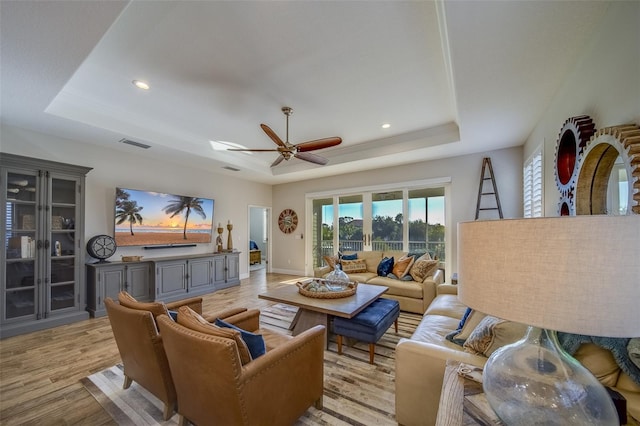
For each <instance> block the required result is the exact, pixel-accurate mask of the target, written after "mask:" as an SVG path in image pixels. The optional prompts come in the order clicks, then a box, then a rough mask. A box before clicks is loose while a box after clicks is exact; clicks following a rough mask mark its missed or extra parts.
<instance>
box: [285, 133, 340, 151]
mask: <svg viewBox="0 0 640 426" xmlns="http://www.w3.org/2000/svg"><path fill="white" fill-rule="evenodd" d="M341 143H342V138H339V137H337V136H334V137H332V138H324V139H316V140H314V141H309V142H302V143H299V144H297V145H296V148H297V149H298V152H307V151H314V150H316V149H322V148H329V147H330V146H336V145H340V144H341Z"/></svg>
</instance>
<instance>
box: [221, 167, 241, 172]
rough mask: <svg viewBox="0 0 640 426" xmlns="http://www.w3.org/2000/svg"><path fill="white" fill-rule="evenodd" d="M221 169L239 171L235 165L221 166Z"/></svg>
mask: <svg viewBox="0 0 640 426" xmlns="http://www.w3.org/2000/svg"><path fill="white" fill-rule="evenodd" d="M222 168H223V169H227V170H231V171H232V172H239V171H240V169H236V168H235V167H231V166H223V167H222Z"/></svg>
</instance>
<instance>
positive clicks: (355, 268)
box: [341, 257, 367, 274]
mask: <svg viewBox="0 0 640 426" xmlns="http://www.w3.org/2000/svg"><path fill="white" fill-rule="evenodd" d="M341 264H342V270H343V271H344V272H345V273H347V274H352V273H356V272H367V261H366V260H364V259H356V260H344V257H343V258H342V262H341Z"/></svg>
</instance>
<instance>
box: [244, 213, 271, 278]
mask: <svg viewBox="0 0 640 426" xmlns="http://www.w3.org/2000/svg"><path fill="white" fill-rule="evenodd" d="M270 216H271V208H270V207H264V206H249V247H247V253H248V264H249V275H251V274H252V273H255V272H258V271H262V272H265V271H266V272H269V259H270V256H269V251H270V250H269V236H270V232H271V229H270V227H269V224H270V221H269V218H270Z"/></svg>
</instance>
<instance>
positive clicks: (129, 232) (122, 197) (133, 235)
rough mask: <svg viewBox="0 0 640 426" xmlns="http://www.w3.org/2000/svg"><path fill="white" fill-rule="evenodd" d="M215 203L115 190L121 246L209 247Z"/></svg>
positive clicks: (117, 237)
mask: <svg viewBox="0 0 640 426" xmlns="http://www.w3.org/2000/svg"><path fill="white" fill-rule="evenodd" d="M212 231H213V200H211V199H208V198H200V197H191V196H183V195H172V194H164V193H161V192H152V191H140V190H136V189H127V188H116V201H115V233H114V234H115V239H116V244H117V245H118V246H146V245H149V246H151V245H167V244H198V243H210V242H211V233H212Z"/></svg>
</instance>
